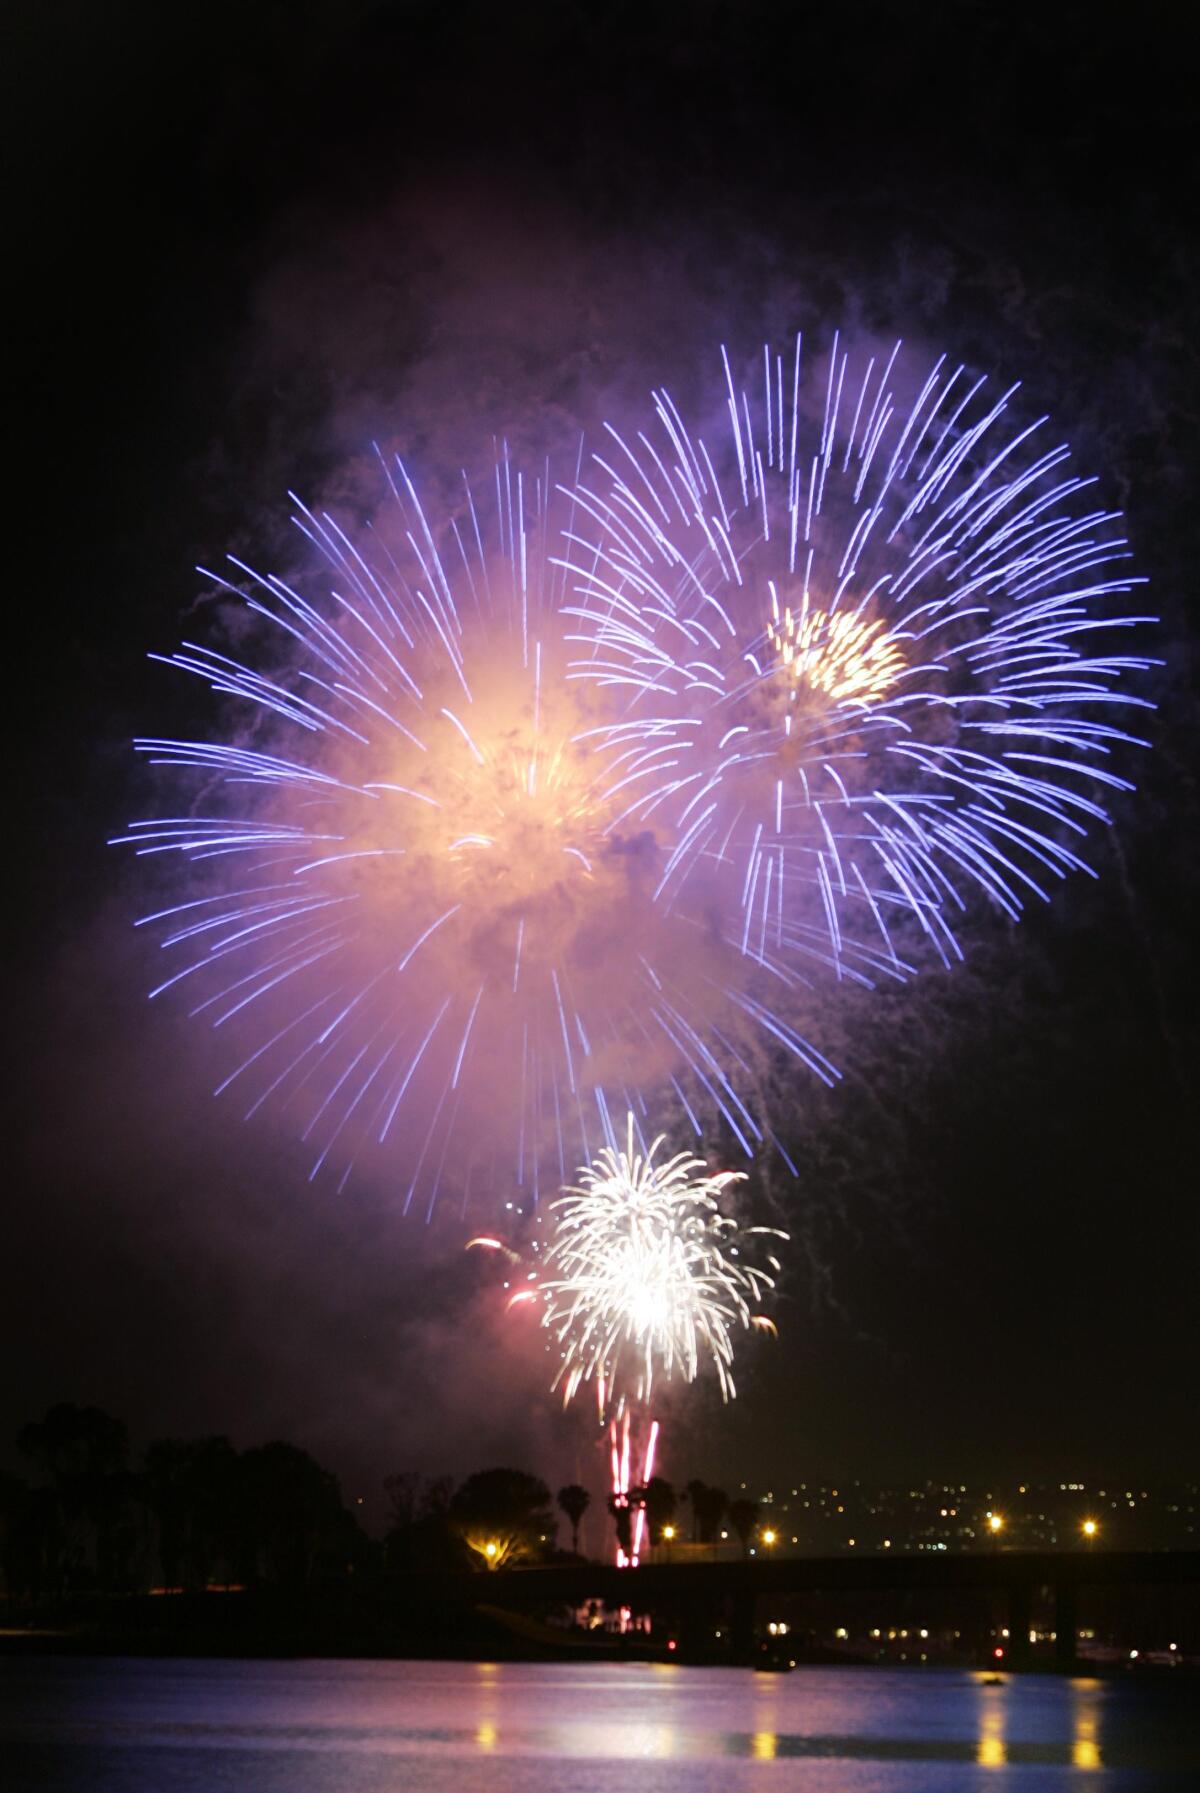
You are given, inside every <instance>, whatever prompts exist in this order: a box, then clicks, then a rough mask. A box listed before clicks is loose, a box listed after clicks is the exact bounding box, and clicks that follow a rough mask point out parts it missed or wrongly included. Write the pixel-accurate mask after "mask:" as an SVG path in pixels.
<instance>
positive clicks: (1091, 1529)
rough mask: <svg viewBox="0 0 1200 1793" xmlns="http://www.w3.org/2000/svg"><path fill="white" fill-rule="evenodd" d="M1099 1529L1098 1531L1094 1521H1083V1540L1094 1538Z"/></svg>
mask: <svg viewBox="0 0 1200 1793" xmlns="http://www.w3.org/2000/svg"><path fill="white" fill-rule="evenodd" d="M1099 1529H1100V1527H1099V1526H1098V1525H1097V1524H1096V1521H1095V1520H1094V1519H1085V1520H1084V1522H1083V1535H1084V1537H1085V1538H1094V1537H1095V1536H1096V1533H1097V1532H1098V1531H1099Z"/></svg>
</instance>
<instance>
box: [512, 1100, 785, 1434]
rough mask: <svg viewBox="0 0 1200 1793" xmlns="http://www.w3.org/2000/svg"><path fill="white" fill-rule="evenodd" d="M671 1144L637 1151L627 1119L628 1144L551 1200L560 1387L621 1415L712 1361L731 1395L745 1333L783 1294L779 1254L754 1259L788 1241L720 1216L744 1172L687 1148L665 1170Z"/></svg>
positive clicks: (546, 1300)
mask: <svg viewBox="0 0 1200 1793" xmlns="http://www.w3.org/2000/svg"><path fill="white" fill-rule="evenodd" d="M661 1145H662V1139H661V1138H659V1139H656V1140H655V1141H654V1142H653V1144H652V1145H651V1146H650V1147H649V1149H648V1150H646V1151H644V1152H643V1151H640V1150H638V1148H637V1144H636V1140H635V1134H634V1122H633V1116H632V1115H630V1116H628V1117H627V1120H626V1133H625V1145H624V1148H623V1149H621V1150H618V1149H616V1148H614V1147H606V1148H605V1149H604V1150H603V1151H602V1152H601V1153H600V1156H599V1158H598V1160H597V1161H596V1163H594V1164H591V1165H589V1166H588V1167H587V1168H586V1169H585V1170H584V1171H582V1172H581V1180H580V1182H579V1184H578V1185H577V1186H575V1187H572V1188H570V1189H567V1190H566V1191H564V1193H563V1194H562V1195H561V1196H560V1197H559V1198H558V1200H557V1201H555V1202H553V1203H552V1204H551V1214H552V1216H553V1232H552V1237H551V1239H550V1242H549V1244H548V1245H547V1247H546V1249H545V1250H544V1252H543V1254H542V1269H541V1274H540V1277H539V1287H540V1292H541V1297H542V1302H543V1312H542V1324H543V1325H544V1326H545V1327H547V1328H548V1330H549V1331H550V1333H551V1334H552V1335H553V1337H554V1339H555V1340H556V1342H557V1343H558V1345H559V1346H560V1348H561V1350H562V1353H563V1360H562V1367H561V1369H560V1371H559V1374H558V1377H557V1378H556V1385H557V1384H559V1383H561V1385H562V1387H563V1390H564V1394H565V1398H566V1399H567V1400H570V1399H571V1398H572V1397H573V1396H574V1394H575V1393H576V1392H577V1390H578V1389H579V1386H580V1384H581V1383H583V1382H585V1381H590V1382H594V1383H595V1384H596V1387H597V1391H598V1392H599V1391H600V1390H603V1391H604V1394H603V1395H601V1397H600V1398H601V1400H602V1401H603V1400H607V1402H608V1404H609V1405H610V1406H611V1407H612V1408H613V1409H614V1410H619V1409H620V1407H621V1405H622V1404H623V1403H624V1402H626V1401H630V1402H636V1403H638V1404H639V1405H641V1406H644V1405H645V1404H646V1403H647V1402H648V1401H649V1399H650V1396H651V1391H652V1389H653V1386H654V1381H655V1377H656V1376H659V1377H660V1378H662V1379H664V1380H669V1379H671V1378H672V1377H678V1378H680V1379H681V1380H683V1381H685V1382H691V1381H693V1380H694V1378H695V1376H696V1374H697V1372H698V1371H699V1369H700V1367H701V1365H702V1363H705V1362H709V1363H712V1364H713V1365H714V1367H715V1369H716V1372H717V1377H718V1380H719V1382H720V1386H721V1392H722V1394H723V1396H724V1397H725V1398H726V1399H727V1400H728V1399H729V1398H730V1396H732V1395H733V1394H734V1392H735V1389H734V1381H733V1350H734V1338H735V1334H736V1333H737V1332H738V1331H739V1330H742V1329H745V1328H748V1327H750V1326H751V1325H752V1324H753V1322H754V1320H755V1318H756V1317H757V1316H756V1312H755V1310H756V1308H757V1307H758V1305H759V1302H760V1301H761V1299H762V1296H763V1295H764V1293H765V1292H766V1291H767V1290H769V1289H771V1288H773V1287H774V1277H773V1275H772V1274H771V1273H772V1272H773V1271H776V1270H778V1268H779V1264H778V1260H777V1259H776V1258H775V1257H773V1256H772V1255H770V1253H769V1252H768V1253H767V1264H768V1266H769V1268H768V1269H760V1268H758V1267H757V1266H756V1265H754V1264H753V1263H752V1262H751V1261H750V1258H749V1255H748V1254H749V1251H750V1250H752V1249H753V1247H754V1245H756V1244H757V1243H758V1241H759V1240H760V1239H764V1238H772V1239H784V1238H785V1237H786V1235H785V1234H783V1233H781V1232H779V1231H777V1230H776V1229H775V1228H768V1227H749V1228H741V1227H739V1226H738V1223H737V1222H736V1220H734V1219H733V1218H732V1217H731V1216H729V1215H727V1214H723V1213H722V1212H721V1207H720V1199H719V1198H720V1197H721V1196H722V1195H723V1194H724V1192H725V1191H726V1190H728V1189H729V1188H730V1187H731V1186H733V1185H736V1184H738V1183H742V1182H744V1181H745V1180H746V1178H745V1173H744V1172H742V1171H719V1172H717V1173H716V1174H713V1173H710V1172H709V1170H708V1169H707V1166H706V1165H705V1164H704V1162H703V1160H702V1159H699V1158H692V1157H690V1156H689V1155H688V1154H687V1153H686V1152H680V1153H678V1154H676V1156H675V1157H673V1158H670V1159H668V1160H667V1161H665V1162H663V1163H659V1162H657V1161H656V1155H657V1153H658V1149H659V1147H660V1146H661Z"/></svg>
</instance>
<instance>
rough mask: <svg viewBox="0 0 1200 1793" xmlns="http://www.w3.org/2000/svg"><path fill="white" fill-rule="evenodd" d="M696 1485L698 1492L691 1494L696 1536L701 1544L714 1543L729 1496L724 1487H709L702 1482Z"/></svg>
mask: <svg viewBox="0 0 1200 1793" xmlns="http://www.w3.org/2000/svg"><path fill="white" fill-rule="evenodd" d="M696 1486H697V1487H698V1489H699V1493H698V1494H694V1495H693V1496H692V1511H693V1513H694V1514H695V1517H696V1533H697V1538H698V1540H699V1542H700V1543H701V1544H715V1543H716V1541H717V1532H718V1530H719V1529H720V1525H721V1520H722V1518H723V1517H724V1514H725V1509H726V1508H727V1507H728V1505H729V1496H728V1495H727V1494H726V1492H725V1490H724V1488H710V1487H708V1486H707V1485H706V1484H705V1483H704V1482H700V1483H697V1484H696Z"/></svg>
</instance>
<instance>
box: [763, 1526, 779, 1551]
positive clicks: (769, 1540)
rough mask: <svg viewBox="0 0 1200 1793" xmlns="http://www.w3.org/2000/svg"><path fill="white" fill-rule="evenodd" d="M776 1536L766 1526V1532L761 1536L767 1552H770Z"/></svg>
mask: <svg viewBox="0 0 1200 1793" xmlns="http://www.w3.org/2000/svg"><path fill="white" fill-rule="evenodd" d="M777 1535H778V1534H777V1533H776V1532H774V1531H772V1529H771V1527H770V1526H768V1527H767V1529H766V1531H765V1532H764V1533H763V1534H762V1541H763V1543H764V1544H765V1545H766V1547H767V1549H768V1550H770V1548H771V1546H772V1544H773V1543H774V1542H775V1539H776V1537H777Z"/></svg>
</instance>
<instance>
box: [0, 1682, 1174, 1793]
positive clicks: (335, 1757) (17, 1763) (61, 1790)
mask: <svg viewBox="0 0 1200 1793" xmlns="http://www.w3.org/2000/svg"><path fill="white" fill-rule="evenodd" d="M1196 1786H1200V1720H1198V1719H1197V1717H1196V1715H1195V1711H1194V1707H1193V1705H1192V1703H1191V1702H1190V1701H1189V1700H1188V1698H1187V1697H1186V1690H1185V1689H1184V1688H1183V1687H1182V1686H1179V1685H1170V1684H1168V1685H1162V1686H1154V1685H1151V1684H1149V1683H1142V1684H1139V1683H1136V1682H1129V1681H1125V1682H1100V1681H1094V1680H1084V1679H1079V1680H1070V1681H1068V1680H1059V1679H1057V1678H1049V1677H1048V1678H1045V1679H1041V1678H1025V1679H1019V1678H1018V1679H1011V1680H1009V1681H1007V1682H1005V1684H1004V1685H1002V1686H987V1685H986V1684H985V1683H984V1682H983V1680H982V1677H980V1676H978V1675H972V1674H970V1673H967V1672H959V1671H955V1670H928V1671H922V1672H906V1671H905V1670H902V1669H866V1670H859V1671H855V1670H852V1669H804V1670H798V1671H797V1672H796V1673H795V1674H792V1675H783V1676H776V1675H763V1674H755V1673H753V1672H752V1671H750V1670H746V1669H691V1668H683V1667H676V1666H674V1665H671V1666H657V1665H650V1664H645V1665H642V1664H631V1665H628V1666H617V1665H611V1664H599V1663H587V1664H578V1665H575V1664H557V1663H555V1664H549V1665H546V1664H492V1663H440V1662H438V1663H427V1662H419V1663H414V1662H211V1661H186V1662H147V1661H131V1660H120V1659H106V1660H89V1659H82V1660H71V1659H60V1658H43V1659H23V1660H9V1661H5V1662H0V1788H3V1790H4V1793H25V1790H26V1789H30V1790H32V1789H35V1788H36V1789H39V1790H43V1789H52V1790H54V1793H209V1790H210V1789H211V1790H213V1793H225V1790H226V1789H230V1790H232V1789H238V1790H239V1793H241V1790H242V1789H246V1790H247V1793H327V1790H328V1793H335V1790H336V1793H403V1790H405V1789H423V1790H424V1789H428V1790H429V1793H442V1790H443V1789H444V1790H445V1793H450V1790H451V1789H453V1790H454V1793H485V1790H486V1793H559V1790H560V1789H567V1788H580V1789H584V1790H586V1793H609V1790H610V1789H611V1790H612V1793H616V1790H617V1789H620V1790H621V1793H629V1790H630V1789H633V1788H636V1789H637V1793H675V1790H676V1789H679V1790H680V1793H682V1790H683V1789H687V1793H738V1790H739V1789H742V1788H749V1787H753V1788H759V1789H767V1788H789V1789H791V1788H796V1789H801V1790H803V1793H938V1790H940V1789H945V1790H946V1793H972V1790H973V1789H976V1788H980V1789H987V1788H994V1789H1004V1788H1008V1789H1020V1790H1021V1793H1026V1790H1031V1789H1045V1790H1048V1789H1051V1788H1057V1787H1072V1788H1073V1787H1080V1788H1089V1787H1094V1788H1097V1789H1109V1788H1114V1789H1120V1790H1121V1793H1134V1790H1135V1789H1136V1790H1137V1793H1157V1790H1158V1789H1172V1788H1179V1789H1183V1788H1184V1787H1196Z"/></svg>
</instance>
